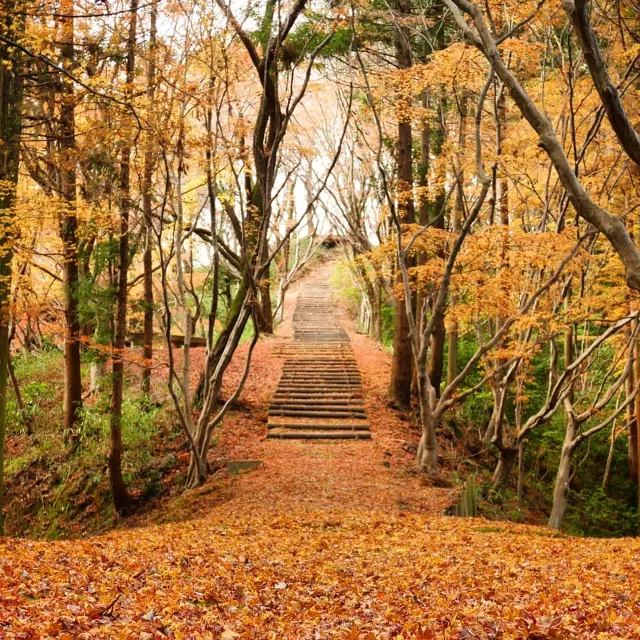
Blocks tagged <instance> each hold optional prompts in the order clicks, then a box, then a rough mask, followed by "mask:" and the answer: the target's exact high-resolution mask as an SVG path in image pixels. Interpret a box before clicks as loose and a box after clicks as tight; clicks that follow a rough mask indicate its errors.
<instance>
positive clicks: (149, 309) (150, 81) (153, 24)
mask: <svg viewBox="0 0 640 640" xmlns="http://www.w3.org/2000/svg"><path fill="white" fill-rule="evenodd" d="M157 20H158V0H153V2H152V3H151V14H150V22H149V43H148V46H147V109H148V114H149V115H148V124H147V127H148V129H147V135H146V142H145V144H146V148H145V151H144V169H143V176H142V210H143V223H144V255H143V269H144V274H143V281H144V328H143V332H144V337H143V353H142V355H143V358H144V368H143V370H142V390H143V392H144V393H145V394H147V395H148V394H149V392H150V390H151V359H152V358H153V307H154V300H153V237H154V232H153V216H152V204H153V203H152V193H151V190H152V188H153V171H154V168H155V164H156V153H155V150H154V146H155V145H154V137H155V134H156V130H155V117H154V115H155V108H156V107H155V93H156V64H157V61H156V57H157V44H158V43H157V36H158V27H157Z"/></svg>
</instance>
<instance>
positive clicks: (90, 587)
mask: <svg viewBox="0 0 640 640" xmlns="http://www.w3.org/2000/svg"><path fill="white" fill-rule="evenodd" d="M330 269H331V265H327V266H326V267H322V268H320V269H319V270H318V272H317V273H316V274H315V275H319V274H321V275H322V276H323V277H326V278H327V279H328V274H329V271H330ZM313 275H314V274H312V275H311V276H310V277H312V276H313ZM308 282H309V280H307V279H303V280H302V281H301V282H300V283H299V284H298V286H297V288H296V290H294V291H292V292H291V294H290V300H289V303H288V309H287V314H286V318H285V322H284V323H283V324H282V326H281V327H280V328H279V329H278V331H277V335H275V336H273V337H266V338H264V339H262V340H260V341H259V343H258V346H257V347H256V351H255V362H254V365H255V366H254V367H253V368H252V371H251V375H250V377H249V380H248V384H247V387H246V388H245V392H244V393H243V396H242V398H243V400H242V404H241V405H240V406H238V407H236V408H235V409H234V410H233V412H232V413H231V414H230V415H229V416H228V418H227V419H226V420H225V423H224V425H223V427H222V429H221V430H220V433H219V446H218V447H214V448H212V461H215V457H216V455H217V456H221V455H224V456H225V457H226V456H227V455H228V456H231V457H232V458H234V459H245V460H246V459H253V460H260V461H261V462H262V464H261V466H259V467H257V468H254V469H252V470H250V471H248V472H245V473H240V474H239V475H233V476H227V475H226V474H225V473H224V472H222V473H220V474H218V476H216V477H213V478H211V479H210V480H209V481H208V482H207V483H206V485H205V486H204V487H202V488H200V489H198V490H196V491H189V492H185V493H181V494H180V495H178V496H176V497H175V498H174V499H173V500H170V501H168V502H167V503H166V504H164V505H163V507H162V508H161V509H157V510H155V511H154V512H153V514H147V517H146V519H145V518H144V517H143V514H139V516H138V517H136V518H131V519H128V521H127V524H128V525H129V526H133V525H136V524H137V528H135V529H130V530H118V531H112V532H110V533H108V534H106V535H101V536H94V537H90V538H86V539H76V540H67V541H57V542H44V541H37V540H19V539H12V538H5V539H0V638H3V639H4V638H7V639H17V638H25V639H26V638H34V639H36V638H59V639H61V640H62V639H64V640H71V639H72V638H78V639H81V640H84V639H86V640H88V639H89V638H105V639H106V638H110V639H119V638H126V639H128V640H154V639H156V638H157V639H161V638H175V640H187V639H189V640H191V639H193V640H196V639H205V638H207V639H209V638H212V639H216V638H219V639H224V640H234V639H239V640H280V639H283V640H324V639H325V638H331V639H336V640H399V639H400V638H404V639H405V640H409V639H415V640H417V639H422V640H472V639H477V640H490V639H493V640H496V639H498V638H501V639H502V640H522V639H524V638H531V639H533V638H538V639H540V640H543V639H545V640H553V639H559V638H562V639H563V640H578V639H579V640H596V639H597V640H607V639H609V640H614V639H615V640H621V639H623V638H624V639H625V640H632V639H637V638H639V637H640V627H638V622H637V621H638V619H639V617H640V600H639V599H638V594H639V593H640V573H639V572H638V571H637V567H638V559H639V558H640V541H638V540H630V539H628V540H596V539H592V540H589V539H587V540H580V539H568V538H566V537H564V536H562V535H559V534H557V533H551V532H549V530H547V529H542V528H536V527H527V526H523V525H514V524H509V523H504V522H491V523H489V522H484V521H482V520H476V519H472V518H451V517H442V516H440V515H439V512H441V510H442V508H443V507H444V506H445V505H446V504H447V502H448V501H449V500H450V499H451V496H450V492H449V490H443V489H435V488H432V487H429V486H425V485H423V483H422V481H421V477H420V476H419V475H417V474H416V473H415V471H414V469H413V455H414V452H413V450H412V445H413V444H414V443H415V441H416V440H417V435H418V434H417V429H416V427H415V426H411V425H410V424H408V423H407V422H403V421H402V420H401V419H400V418H399V416H398V415H396V414H395V413H394V412H393V411H392V410H391V409H390V408H389V407H388V406H387V404H386V402H385V400H384V398H385V391H386V386H387V381H388V373H389V371H388V368H389V354H388V353H387V352H386V351H385V350H384V349H382V348H380V346H379V345H378V344H376V343H375V342H374V341H372V340H370V339H369V338H367V337H366V336H362V335H359V334H358V333H356V332H355V331H354V330H353V326H352V324H350V322H349V320H348V318H347V317H346V315H345V314H343V313H342V311H341V309H340V307H339V306H337V305H334V306H332V308H331V313H332V314H333V315H334V317H335V318H337V319H339V322H340V323H341V326H343V327H344V328H345V331H346V332H347V333H348V335H349V338H350V341H351V344H352V345H353V355H354V357H355V360H356V363H357V366H358V369H359V370H360V372H361V374H362V397H363V402H364V407H365V409H366V412H367V417H368V419H369V422H370V426H371V432H372V435H373V438H372V440H370V441H365V442H358V441H354V440H337V441H330V440H279V439H271V438H267V437H266V435H267V408H268V405H269V401H270V399H271V397H272V395H273V393H274V391H275V389H276V388H277V385H278V380H279V378H280V373H281V371H282V369H283V366H284V361H285V359H284V358H283V357H282V353H283V347H286V345H288V344H291V337H292V335H293V327H292V324H291V315H292V314H290V313H288V311H289V310H290V309H293V308H294V307H295V304H296V298H297V297H298V296H300V295H302V292H303V291H304V287H305V286H306V284H307V283H308ZM244 355H246V345H243V347H242V348H241V349H240V352H239V354H238V358H236V359H235V361H234V363H233V366H232V369H231V370H230V372H229V373H230V375H229V379H228V381H227V389H226V391H225V393H228V392H229V391H231V390H232V389H233V387H234V382H235V381H237V380H238V378H239V376H240V375H241V373H242V369H243V365H244ZM222 460H225V459H224V458H223V459H222ZM222 460H221V461H222ZM225 461H226V460H225ZM182 462H183V463H185V464H186V460H183V461H182ZM161 522H162V523H161Z"/></svg>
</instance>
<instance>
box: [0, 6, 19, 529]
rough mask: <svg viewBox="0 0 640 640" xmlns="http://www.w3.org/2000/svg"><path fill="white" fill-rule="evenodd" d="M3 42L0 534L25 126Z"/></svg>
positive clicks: (7, 21)
mask: <svg viewBox="0 0 640 640" xmlns="http://www.w3.org/2000/svg"><path fill="white" fill-rule="evenodd" d="M5 9H6V11H5V13H4V14H1V13H0V29H1V30H2V31H3V32H5V33H9V32H10V28H11V29H14V30H16V31H21V30H22V26H23V23H22V21H21V22H20V23H19V24H16V22H15V21H14V18H13V16H14V15H18V14H14V13H13V11H12V10H13V9H15V7H14V3H13V2H9V6H8V7H5ZM15 58H16V53H15V51H13V52H10V51H9V50H8V48H7V46H6V45H4V44H2V43H0V140H2V142H3V144H2V145H0V183H1V184H3V185H4V188H2V189H0V215H1V216H2V220H3V224H2V227H1V228H0V536H1V535H3V534H4V515H3V506H4V445H5V439H6V427H7V423H6V418H7V373H8V371H9V324H8V320H9V313H8V311H9V308H8V307H9V302H10V296H11V258H12V242H13V234H12V230H11V224H10V223H11V220H12V218H13V216H12V213H11V207H12V206H13V203H14V199H15V194H16V186H17V183H18V165H19V157H20V131H21V126H22V119H21V105H22V74H21V70H20V65H19V64H18V61H17V60H16V59H15Z"/></svg>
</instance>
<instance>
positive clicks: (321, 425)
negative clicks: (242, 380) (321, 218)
mask: <svg viewBox="0 0 640 640" xmlns="http://www.w3.org/2000/svg"><path fill="white" fill-rule="evenodd" d="M334 315H335V314H334V313H333V310H332V305H331V296H330V290H329V285H327V284H325V283H322V282H312V283H309V284H308V285H307V286H306V287H305V289H304V291H302V292H301V293H300V294H299V296H298V301H297V304H296V309H295V312H294V315H293V329H294V337H293V340H292V342H291V343H289V344H288V345H286V346H285V347H284V348H283V349H282V351H281V355H282V356H283V357H284V366H283V370H282V377H281V378H280V383H279V385H278V388H277V390H276V393H275V394H274V396H273V398H272V400H271V404H270V406H269V424H268V434H267V437H268V438H280V439H307V440H316V439H321V440H355V439H360V440H368V439H370V438H371V432H370V429H369V423H368V422H367V415H366V413H365V409H364V404H363V399H362V388H361V384H360V372H359V371H358V367H357V365H356V361H355V358H354V356H353V351H352V349H351V344H350V343H349V336H348V335H347V332H346V331H345V330H344V328H343V327H341V326H340V325H339V324H338V323H337V321H336V320H335V318H334Z"/></svg>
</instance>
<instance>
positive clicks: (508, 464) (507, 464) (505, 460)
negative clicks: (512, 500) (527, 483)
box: [491, 447, 518, 490]
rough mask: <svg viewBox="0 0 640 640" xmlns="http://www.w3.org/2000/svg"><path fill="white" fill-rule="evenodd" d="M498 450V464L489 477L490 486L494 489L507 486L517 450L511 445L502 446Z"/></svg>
mask: <svg viewBox="0 0 640 640" xmlns="http://www.w3.org/2000/svg"><path fill="white" fill-rule="evenodd" d="M499 452H500V457H499V458H498V464H497V465H496V468H495V470H494V472H493V478H492V479H491V484H492V487H493V488H494V489H496V490H500V489H503V488H504V487H506V486H507V484H508V482H509V478H510V477H511V471H512V470H513V465H514V463H515V460H516V456H517V454H518V450H517V449H513V448H511V447H503V448H501V449H500V450H499Z"/></svg>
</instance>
